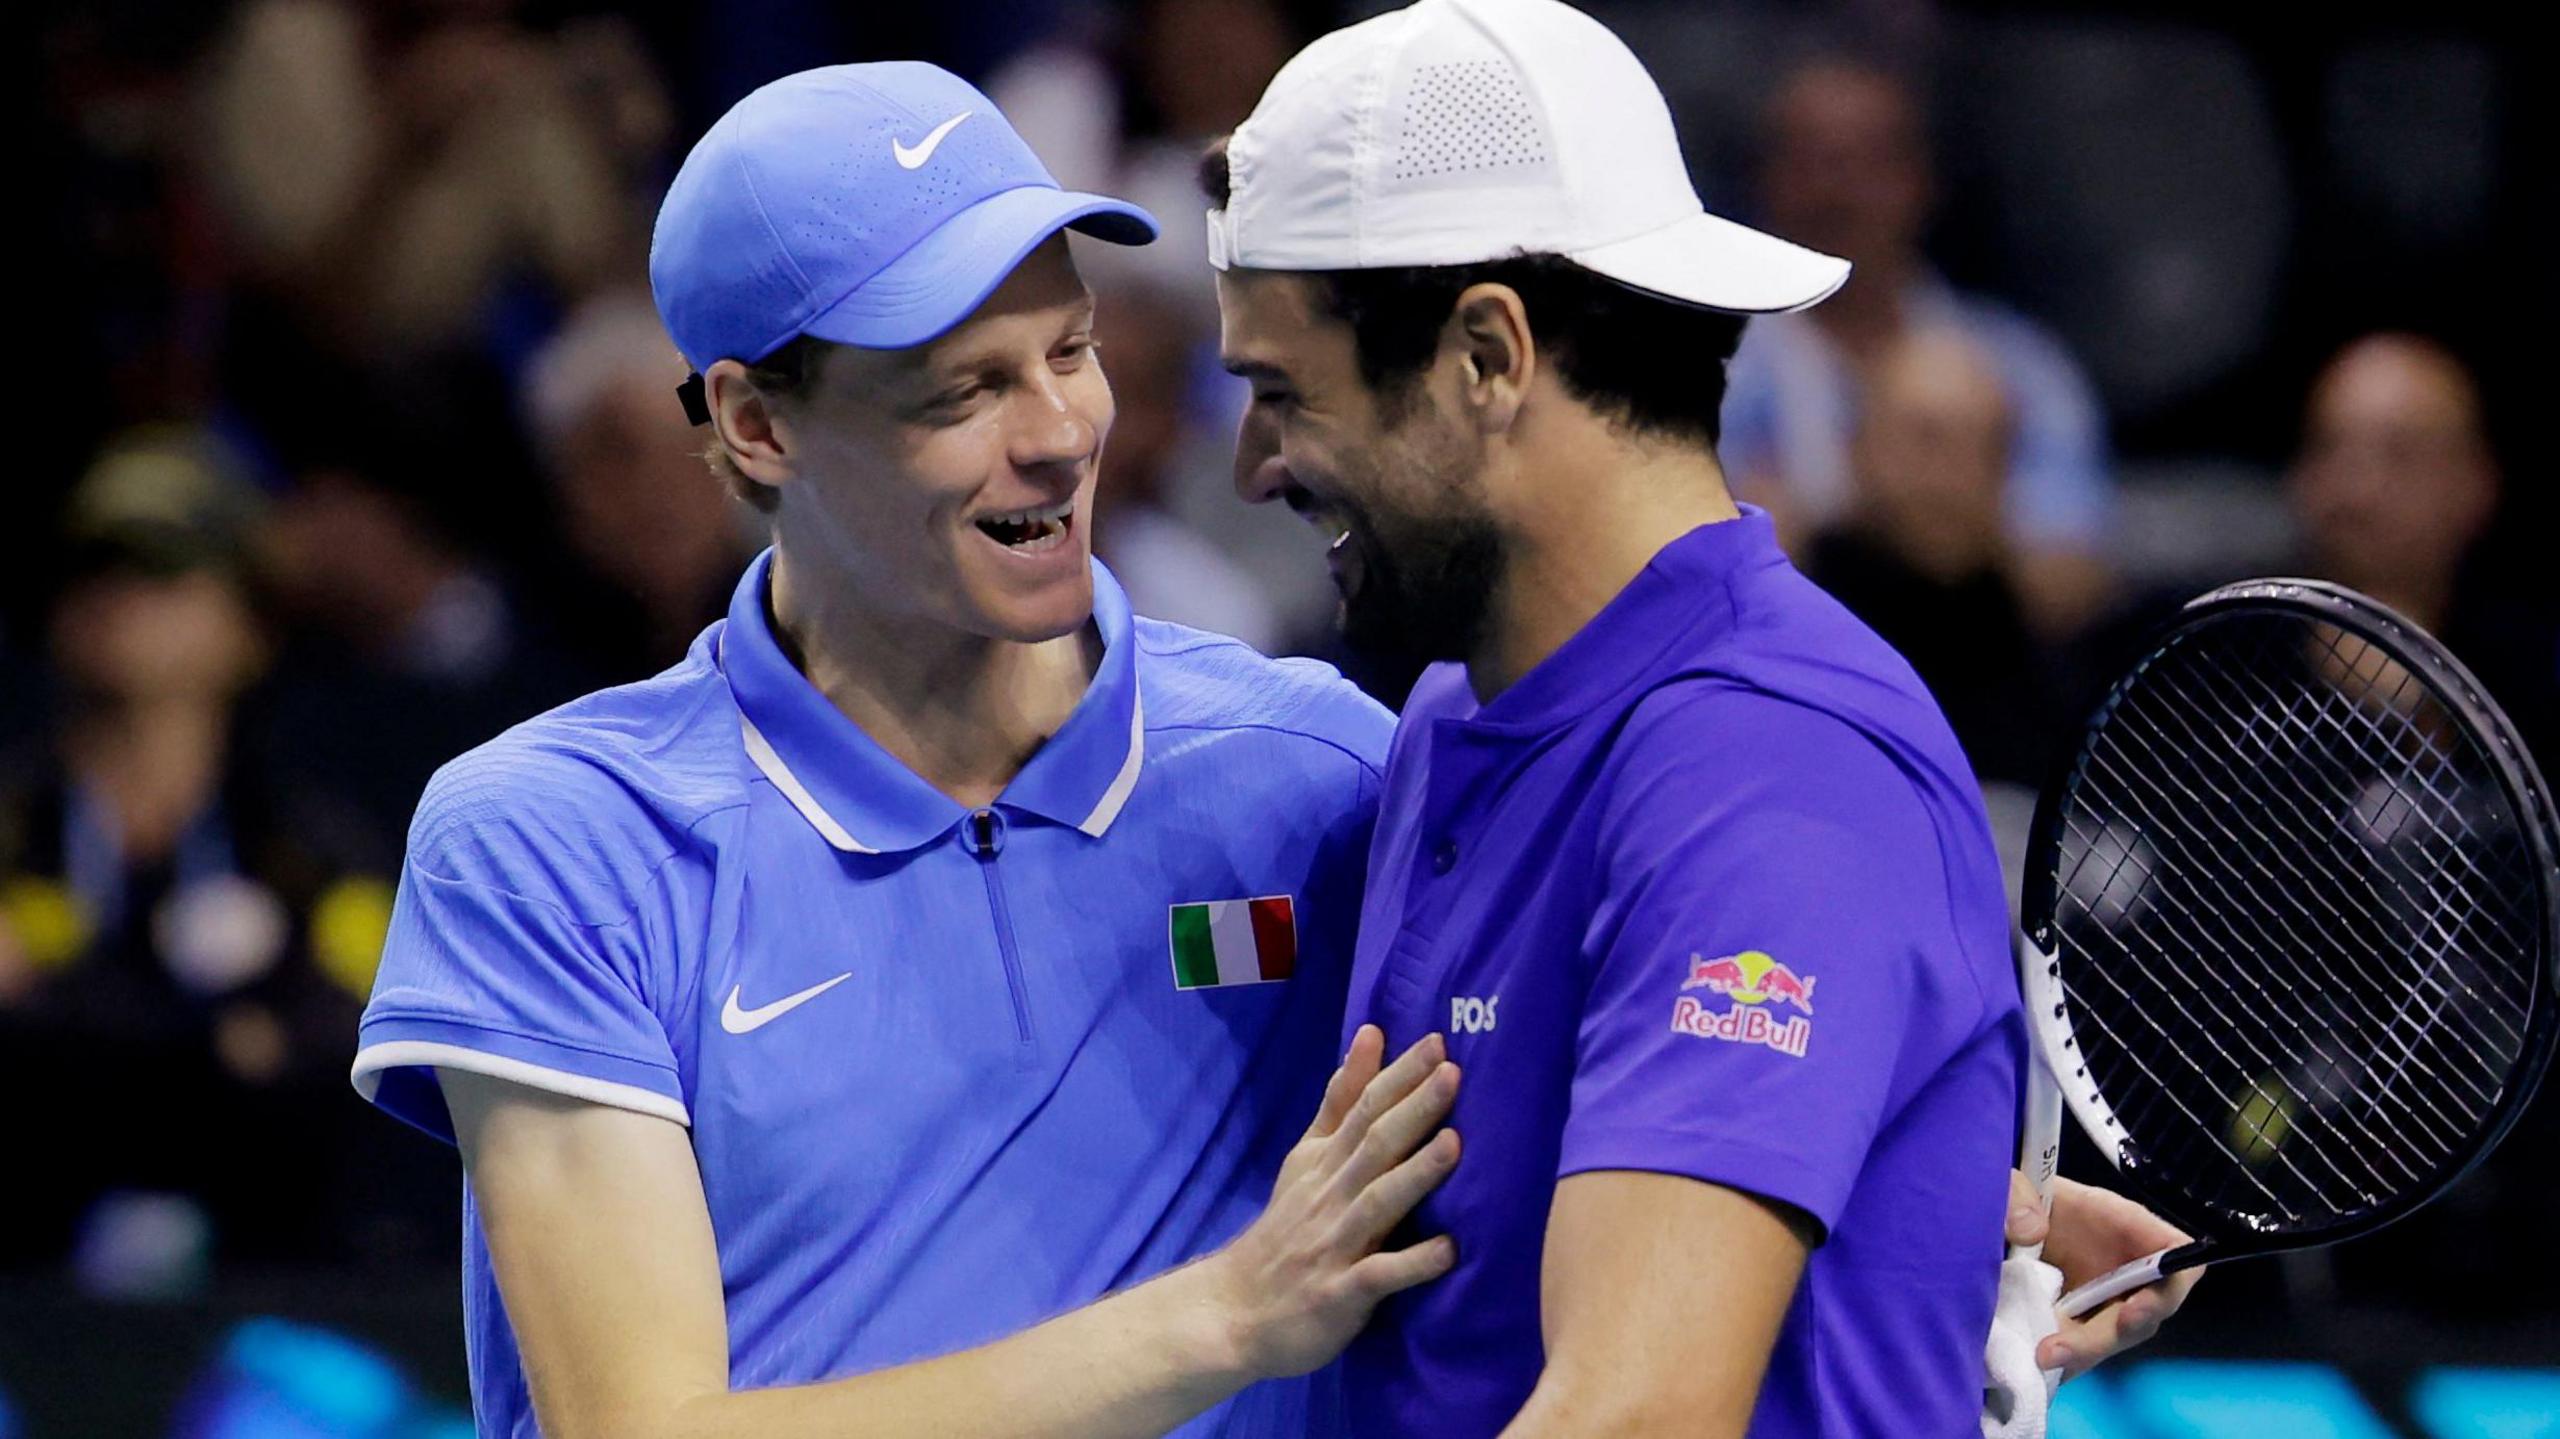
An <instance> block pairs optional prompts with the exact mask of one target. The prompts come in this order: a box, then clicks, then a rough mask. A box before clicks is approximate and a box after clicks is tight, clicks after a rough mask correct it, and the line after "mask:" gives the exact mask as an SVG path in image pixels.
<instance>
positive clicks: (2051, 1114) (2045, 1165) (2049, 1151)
mask: <svg viewBox="0 0 2560 1439" xmlns="http://www.w3.org/2000/svg"><path fill="white" fill-rule="evenodd" d="M2061 1154H2062V1086H2061V1085H2060V1084H2058V1083H2056V1082H2055V1081H2054V1078H2053V1073H2052V1071H2050V1070H2048V1069H2046V1068H2045V1066H2044V1064H2043V1062H2042V1061H2041V1059H2039V1058H2038V1057H2037V1056H2035V1055H2033V1054H2030V1055H2029V1056H2028V1057H2027V1096H2026V1107H2025V1109H2024V1111H2023V1112H2022V1113H2021V1114H2020V1115H2019V1124H2018V1169H2019V1170H2020V1172H2022V1173H2024V1174H2025V1175H2026V1176H2027V1182H2028V1183H2029V1184H2032V1185H2034V1186H2035V1191H2036V1202H2037V1203H2039V1204H2041V1205H2043V1206H2044V1209H2045V1212H2046V1213H2048V1214H2050V1213H2052V1211H2053V1174H2054V1167H2055V1165H2056V1163H2057V1162H2058V1161H2059V1159H2060V1156H2061ZM2009 1254H2010V1256H2011V1257H2012V1258H2014V1257H2016V1256H2018V1255H2021V1254H2023V1255H2025V1256H2027V1257H2028V1258H2030V1259H2041V1258H2043V1257H2044V1246H2043V1245H2041V1244H2016V1245H2011V1246H2010V1248H2009Z"/></svg>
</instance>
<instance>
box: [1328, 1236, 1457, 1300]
mask: <svg viewBox="0 0 2560 1439" xmlns="http://www.w3.org/2000/svg"><path fill="white" fill-rule="evenodd" d="M1457 1262H1458V1242H1457V1241H1456V1240H1454V1239H1451V1238H1450V1237H1449V1236H1448V1235H1446V1234H1442V1235H1437V1236H1435V1237H1433V1238H1430V1239H1426V1240H1424V1241H1422V1242H1421V1243H1420V1244H1417V1245H1415V1246H1413V1247H1412V1248H1411V1249H1397V1250H1393V1251H1390V1252H1388V1253H1385V1254H1372V1255H1370V1256H1369V1257H1368V1258H1366V1259H1363V1260H1361V1261H1360V1262H1359V1263H1358V1264H1355V1265H1353V1266H1352V1267H1351V1278H1352V1282H1353V1283H1355V1284H1357V1285H1359V1286H1360V1288H1361V1290H1362V1292H1364V1293H1366V1294H1367V1295H1368V1296H1369V1297H1370V1298H1371V1299H1372V1300H1377V1299H1384V1298H1385V1297H1387V1296H1388V1295H1390V1294H1393V1293H1396V1292H1397V1291H1399V1290H1404V1289H1411V1288H1412V1287H1413V1286H1415V1285H1417V1284H1428V1283H1430V1282H1431V1281H1432V1280H1434V1279H1437V1278H1439V1277H1440V1276H1441V1275H1443V1274H1446V1273H1448V1272H1449V1271H1450V1269H1452V1268H1453V1267H1455V1266H1456V1264H1457Z"/></svg>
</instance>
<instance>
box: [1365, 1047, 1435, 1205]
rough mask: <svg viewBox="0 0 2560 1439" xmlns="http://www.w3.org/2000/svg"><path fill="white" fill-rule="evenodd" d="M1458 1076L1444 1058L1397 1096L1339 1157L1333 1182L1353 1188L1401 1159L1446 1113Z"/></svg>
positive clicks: (1396, 1163) (1425, 1137)
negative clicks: (1406, 1092) (1343, 1154)
mask: <svg viewBox="0 0 2560 1439" xmlns="http://www.w3.org/2000/svg"><path fill="white" fill-rule="evenodd" d="M1458 1078H1459V1075H1458V1066H1456V1065H1454V1064H1450V1063H1448V1062H1447V1061H1445V1060H1444V1061H1442V1062H1441V1063H1440V1064H1438V1065H1436V1066H1434V1067H1433V1068H1432V1069H1431V1070H1430V1072H1429V1073H1427V1074H1425V1075H1423V1077H1422V1082H1421V1083H1420V1084H1417V1085H1415V1086H1414V1087H1413V1091H1412V1092H1411V1093H1409V1094H1407V1095H1405V1096H1404V1097H1403V1098H1402V1099H1399V1100H1397V1101H1396V1103H1395V1107H1393V1108H1391V1109H1389V1110H1388V1111H1387V1112H1386V1113H1384V1114H1382V1115H1380V1116H1378V1119H1377V1122H1376V1123H1374V1124H1372V1125H1370V1126H1369V1131H1368V1133H1367V1134H1365V1135H1363V1136H1362V1137H1361V1138H1360V1140H1359V1143H1358V1144H1357V1145H1356V1146H1355V1147H1354V1148H1353V1149H1352V1151H1351V1153H1350V1155H1349V1157H1348V1158H1346V1159H1344V1160H1343V1161H1342V1170H1341V1173H1340V1174H1339V1176H1337V1178H1336V1180H1335V1182H1336V1183H1338V1184H1341V1185H1343V1186H1344V1187H1345V1188H1346V1189H1348V1190H1351V1191H1355V1192H1356V1191H1358V1190H1359V1189H1361V1188H1364V1187H1365V1186H1367V1185H1368V1184H1369V1183H1370V1182H1371V1181H1372V1180H1375V1179H1376V1178H1377V1177H1378V1176H1379V1175H1382V1174H1384V1173H1386V1172H1387V1171H1388V1170H1390V1169H1393V1168H1395V1167H1396V1166H1397V1165H1398V1164H1401V1163H1403V1162H1404V1158H1405V1156H1406V1155H1409V1154H1411V1153H1413V1151H1414V1147H1415V1146H1416V1145H1419V1144H1421V1143H1422V1142H1423V1141H1425V1140H1427V1139H1429V1138H1430V1137H1431V1135H1432V1132H1433V1131H1434V1130H1437V1129H1438V1128H1439V1127H1440V1123H1441V1121H1442V1120H1445V1119H1447V1118H1448V1117H1449V1110H1450V1108H1451V1107H1452V1106H1454V1105H1455V1104H1456V1103H1457V1100H1458ZM1372 1088H1373V1089H1374V1088H1375V1086H1372Z"/></svg>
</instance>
